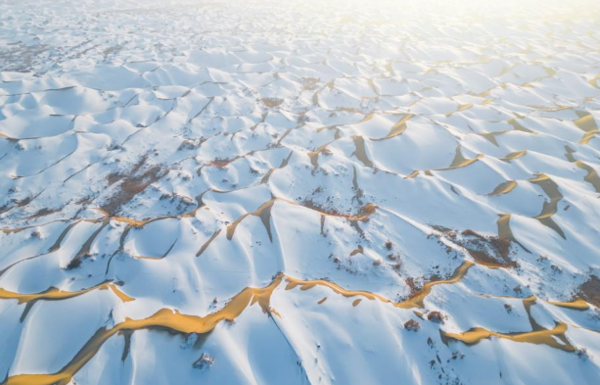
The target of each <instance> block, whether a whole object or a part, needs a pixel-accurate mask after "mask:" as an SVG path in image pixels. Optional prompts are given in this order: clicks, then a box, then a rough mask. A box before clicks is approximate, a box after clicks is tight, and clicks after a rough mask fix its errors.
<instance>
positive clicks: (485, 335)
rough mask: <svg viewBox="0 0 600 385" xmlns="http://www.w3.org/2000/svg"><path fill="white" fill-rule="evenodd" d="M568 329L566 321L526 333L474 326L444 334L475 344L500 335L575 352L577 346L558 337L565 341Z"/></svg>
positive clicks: (447, 336) (509, 338) (505, 337)
mask: <svg viewBox="0 0 600 385" xmlns="http://www.w3.org/2000/svg"><path fill="white" fill-rule="evenodd" d="M566 331H567V325H566V324H565V323H562V322H560V323H558V324H557V325H556V327H554V328H553V329H550V330H539V331H532V332H525V333H506V334H504V333H497V332H493V331H490V330H487V329H484V328H473V329H471V330H469V331H467V332H465V333H461V334H457V333H445V332H442V335H443V336H444V337H446V338H451V339H454V340H458V341H462V342H464V343H466V344H468V345H474V344H476V343H478V342H479V341H481V340H484V339H489V338H490V337H492V336H494V337H498V338H503V339H506V340H510V341H514V342H520V343H523V342H526V343H530V344H536V345H546V346H550V347H552V348H555V349H560V350H564V351H567V352H573V351H575V350H576V348H575V347H574V346H573V345H571V344H570V343H568V342H565V343H562V344H561V343H559V342H558V341H557V340H556V338H559V339H561V341H563V342H564V340H565V339H566V338H565V333H566Z"/></svg>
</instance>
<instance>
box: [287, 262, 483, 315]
mask: <svg viewBox="0 0 600 385" xmlns="http://www.w3.org/2000/svg"><path fill="white" fill-rule="evenodd" d="M473 265H474V263H473V262H471V261H465V262H464V263H463V264H462V265H461V266H459V267H458V268H457V269H456V270H455V271H454V274H452V277H451V278H449V279H446V280H440V281H433V282H428V283H426V284H425V285H423V289H421V290H420V291H418V292H417V293H415V294H414V295H412V296H411V297H410V298H408V299H407V300H405V301H401V302H392V301H391V300H389V299H387V298H385V297H383V296H382V295H379V294H376V293H372V292H369V291H353V290H346V289H344V288H342V287H341V286H339V285H337V284H335V283H333V282H329V281H325V280H312V281H303V280H300V279H297V278H292V277H290V276H287V275H286V277H285V279H286V281H287V282H288V284H287V286H286V290H291V289H294V288H296V287H300V290H309V289H312V288H313V287H315V286H323V287H327V288H329V289H331V290H333V292H335V293H336V294H340V295H343V296H344V297H356V296H360V297H364V298H366V299H369V300H374V299H377V300H379V301H381V302H384V303H389V304H392V305H393V306H395V307H398V308H401V309H413V308H419V309H420V308H423V307H424V304H423V301H424V299H425V298H426V297H427V296H428V295H429V293H430V292H431V289H432V288H433V287H434V286H436V285H444V284H453V283H457V282H458V281H460V280H461V279H462V278H463V277H464V276H465V275H466V274H467V272H468V271H469V268H471V266H473Z"/></svg>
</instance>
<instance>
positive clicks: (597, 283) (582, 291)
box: [577, 275, 600, 307]
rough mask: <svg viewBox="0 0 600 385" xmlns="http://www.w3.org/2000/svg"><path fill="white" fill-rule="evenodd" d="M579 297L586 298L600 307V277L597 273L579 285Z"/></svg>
mask: <svg viewBox="0 0 600 385" xmlns="http://www.w3.org/2000/svg"><path fill="white" fill-rule="evenodd" d="M577 294H578V297H581V298H583V299H585V300H586V301H587V302H589V303H591V304H592V305H594V306H596V307H600V278H598V277H597V276H595V275H592V276H590V278H589V279H588V280H587V281H585V282H584V283H583V285H581V286H580V287H579V291H578V293H577Z"/></svg>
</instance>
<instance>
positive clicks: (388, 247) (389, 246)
mask: <svg viewBox="0 0 600 385" xmlns="http://www.w3.org/2000/svg"><path fill="white" fill-rule="evenodd" d="M392 247H394V244H393V243H392V241H390V240H389V239H388V240H387V242H385V248H386V249H388V250H392Z"/></svg>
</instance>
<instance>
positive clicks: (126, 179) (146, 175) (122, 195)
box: [101, 158, 168, 216]
mask: <svg viewBox="0 0 600 385" xmlns="http://www.w3.org/2000/svg"><path fill="white" fill-rule="evenodd" d="M145 162H146V158H142V159H141V160H140V161H139V162H138V163H137V164H136V165H135V166H134V167H133V169H131V170H130V171H129V172H128V173H127V174H124V173H113V174H110V175H108V177H107V178H106V179H107V182H108V185H109V186H111V185H113V184H115V183H117V182H120V184H119V186H118V190H117V192H116V193H115V194H114V195H113V196H112V197H111V198H110V199H108V201H107V202H106V203H105V204H104V205H103V206H102V207H101V208H102V210H104V211H106V212H107V213H108V214H109V215H110V216H114V215H116V214H117V212H118V211H119V210H120V209H121V207H122V206H124V205H125V204H127V203H128V202H129V201H131V200H132V199H133V198H134V197H135V196H136V195H137V194H139V193H141V192H142V191H144V190H145V189H146V188H147V187H148V186H150V185H151V184H152V183H154V182H156V181H158V180H159V179H160V178H162V177H163V176H165V175H166V174H167V171H168V170H166V169H164V168H163V167H161V166H159V165H156V166H152V167H150V168H148V169H146V170H143V166H144V164H145Z"/></svg>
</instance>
